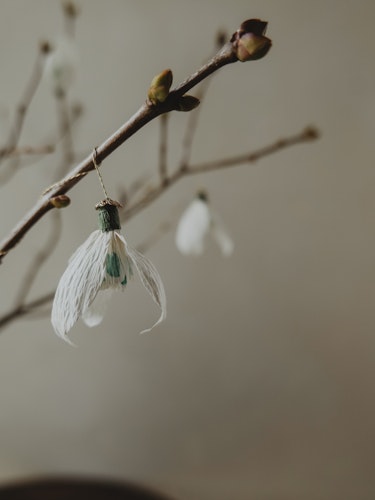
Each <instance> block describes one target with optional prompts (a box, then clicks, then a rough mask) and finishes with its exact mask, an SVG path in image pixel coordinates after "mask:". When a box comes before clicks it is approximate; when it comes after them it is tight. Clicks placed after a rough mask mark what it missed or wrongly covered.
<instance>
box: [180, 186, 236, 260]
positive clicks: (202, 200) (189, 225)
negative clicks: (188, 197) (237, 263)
mask: <svg viewBox="0 0 375 500" xmlns="http://www.w3.org/2000/svg"><path fill="white" fill-rule="evenodd" d="M207 234H211V235H212V236H213V238H214V239H215V240H216V242H217V244H218V245H219V247H220V250H221V252H222V254H223V255H224V256H227V257H228V256H229V255H231V254H232V252H233V248H234V243H233V240H232V238H231V237H230V236H229V234H228V232H227V231H226V229H225V228H224V226H223V224H222V223H221V221H220V220H219V218H218V216H217V215H216V214H215V213H214V212H213V211H212V209H211V207H210V206H209V204H208V198H207V194H206V193H205V192H203V191H201V192H199V193H198V195H197V196H196V198H195V199H194V200H193V201H192V202H191V203H190V205H189V206H188V207H187V209H186V210H185V212H184V213H183V214H182V216H181V219H180V221H179V223H178V226H177V231H176V245H177V248H178V249H179V250H180V252H181V253H183V254H185V255H201V254H202V253H203V251H204V248H205V240H206V236H207Z"/></svg>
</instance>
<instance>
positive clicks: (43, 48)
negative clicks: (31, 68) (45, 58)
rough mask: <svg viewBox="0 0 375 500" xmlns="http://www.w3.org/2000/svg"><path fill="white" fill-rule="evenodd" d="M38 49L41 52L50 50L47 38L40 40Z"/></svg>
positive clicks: (47, 52) (46, 52)
mask: <svg viewBox="0 0 375 500" xmlns="http://www.w3.org/2000/svg"><path fill="white" fill-rule="evenodd" d="M39 50H40V52H41V53H42V54H44V55H46V54H49V53H50V52H51V50H52V47H51V44H50V43H49V42H48V41H47V40H42V41H41V42H40V44H39Z"/></svg>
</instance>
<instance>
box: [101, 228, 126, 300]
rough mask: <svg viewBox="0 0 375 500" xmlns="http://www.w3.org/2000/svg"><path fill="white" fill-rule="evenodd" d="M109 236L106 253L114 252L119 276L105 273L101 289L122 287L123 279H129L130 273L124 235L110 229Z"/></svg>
mask: <svg viewBox="0 0 375 500" xmlns="http://www.w3.org/2000/svg"><path fill="white" fill-rule="evenodd" d="M110 234H111V238H110V241H109V244H108V251H107V252H108V254H116V255H117V262H118V271H119V276H110V275H109V274H108V273H106V275H105V280H104V281H103V283H102V286H101V289H102V290H105V289H107V288H117V289H122V288H123V287H124V284H123V282H124V280H125V278H126V280H129V278H130V277H131V275H132V270H131V265H130V262H129V259H128V255H127V252H126V246H125V245H126V243H125V239H124V237H123V236H122V235H121V234H120V233H117V232H116V231H110Z"/></svg>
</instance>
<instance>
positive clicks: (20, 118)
mask: <svg viewBox="0 0 375 500" xmlns="http://www.w3.org/2000/svg"><path fill="white" fill-rule="evenodd" d="M44 62H45V54H44V52H43V51H42V50H41V49H39V51H38V54H37V57H36V60H35V62H34V66H33V69H32V72H31V76H30V79H29V81H28V83H27V85H26V88H25V90H24V93H23V96H22V97H21V99H20V102H19V104H18V106H17V110H16V114H15V117H14V123H13V126H12V127H11V130H10V133H9V137H8V140H7V142H6V146H5V147H3V148H2V149H1V150H0V164H1V162H2V161H3V160H5V159H6V158H7V157H8V156H9V155H11V154H12V152H13V151H14V150H15V149H16V147H17V144H18V141H19V139H20V136H21V132H22V129H23V126H24V123H25V118H26V115H27V111H28V110H29V107H30V104H31V101H32V100H33V97H34V95H35V93H36V90H37V88H38V86H39V84H40V81H41V78H42V75H43V67H44ZM18 162H19V157H17V156H16V157H14V158H11V161H10V162H9V164H8V165H7V168H6V169H5V170H4V171H3V172H1V175H0V183H2V182H5V181H7V180H9V178H10V177H11V176H12V175H13V174H14V173H15V171H16V170H17V166H18Z"/></svg>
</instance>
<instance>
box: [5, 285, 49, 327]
mask: <svg viewBox="0 0 375 500" xmlns="http://www.w3.org/2000/svg"><path fill="white" fill-rule="evenodd" d="M54 295H55V292H49V293H47V294H45V295H42V296H41V297H38V298H37V299H35V300H32V301H30V302H28V303H27V304H24V305H21V306H17V307H14V308H13V309H12V310H11V311H9V312H8V313H7V314H4V316H2V317H1V318H0V329H1V328H4V327H5V326H6V325H8V324H9V323H11V322H12V321H14V320H15V319H18V318H20V317H21V316H25V314H29V313H30V312H31V311H34V310H35V309H37V308H38V307H41V306H43V305H45V304H48V303H49V302H51V301H52V299H53V297H54Z"/></svg>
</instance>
